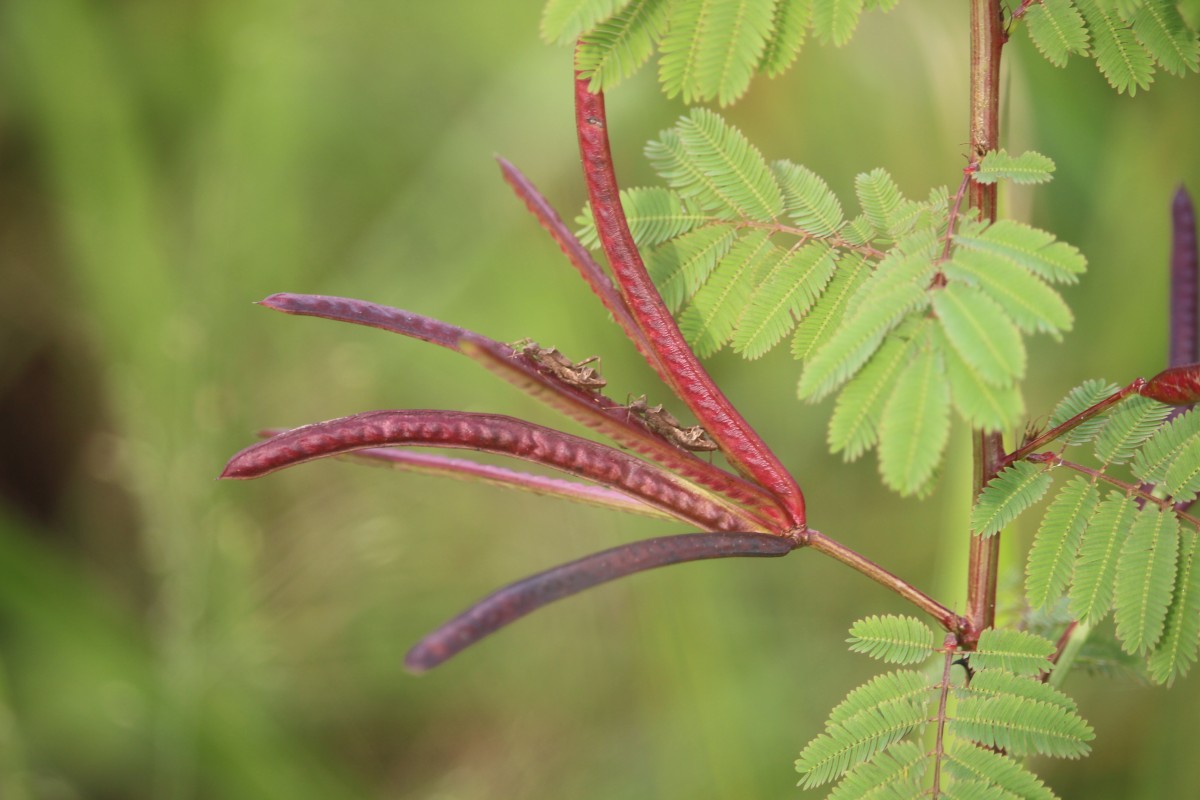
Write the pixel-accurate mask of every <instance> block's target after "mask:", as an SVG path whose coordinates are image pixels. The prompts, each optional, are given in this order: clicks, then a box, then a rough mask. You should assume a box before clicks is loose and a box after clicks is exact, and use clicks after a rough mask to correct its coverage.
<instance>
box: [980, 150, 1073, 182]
mask: <svg viewBox="0 0 1200 800" xmlns="http://www.w3.org/2000/svg"><path fill="white" fill-rule="evenodd" d="M1053 175H1054V162H1053V161H1051V160H1050V159H1049V158H1047V157H1046V156H1044V155H1042V154H1041V153H1035V152H1034V151H1032V150H1028V151H1026V152H1024V153H1021V154H1020V155H1019V156H1012V155H1009V154H1008V152H1007V151H1005V150H993V151H992V152H990V153H987V154H986V155H984V157H983V160H982V161H980V163H979V169H978V170H976V172H975V175H974V176H973V177H974V180H975V182H976V183H996V182H997V181H1012V182H1013V183H1045V182H1046V181H1048V180H1050V178H1051V177H1053Z"/></svg>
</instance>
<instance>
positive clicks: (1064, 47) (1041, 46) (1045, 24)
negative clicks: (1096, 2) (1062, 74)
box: [1025, 0, 1088, 67]
mask: <svg viewBox="0 0 1200 800" xmlns="http://www.w3.org/2000/svg"><path fill="white" fill-rule="evenodd" d="M1025 22H1026V23H1027V25H1028V28H1029V37H1030V38H1031V39H1032V40H1033V43H1034V45H1035V46H1036V47H1037V49H1038V50H1040V51H1041V53H1042V55H1043V56H1045V57H1046V60H1047V61H1049V62H1050V63H1051V64H1053V65H1054V66H1056V67H1064V66H1066V64H1067V56H1068V55H1069V54H1071V53H1075V54H1076V55H1081V56H1085V55H1087V54H1088V34H1087V28H1086V27H1084V24H1083V17H1082V16H1080V14H1079V11H1078V10H1076V8H1075V6H1073V5H1071V2H1070V0H1042V2H1040V3H1035V4H1034V5H1032V6H1030V7H1029V11H1028V12H1026V14H1025Z"/></svg>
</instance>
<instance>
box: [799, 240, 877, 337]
mask: <svg viewBox="0 0 1200 800" xmlns="http://www.w3.org/2000/svg"><path fill="white" fill-rule="evenodd" d="M870 274H871V264H870V262H868V261H867V260H866V259H865V258H863V257H862V256H860V255H857V254H847V255H843V256H841V257H840V258H839V259H838V260H837V267H836V269H835V271H834V273H833V280H831V281H830V282H829V285H828V286H827V287H826V288H825V292H824V294H822V295H821V299H820V300H818V301H817V304H816V305H815V306H813V307H812V310H811V311H809V312H808V315H807V316H805V318H804V319H803V320H801V321H800V324H799V325H798V326H796V335H795V336H794V337H793V339H792V355H793V356H795V357H796V358H799V359H808V358H811V357H812V356H813V354H814V353H816V352H817V351H818V350H820V349H821V348H822V347H824V346H825V344H826V343H827V342H828V341H829V340H830V339H831V338H832V337H833V334H834V332H835V331H836V330H837V329H838V328H839V327H840V326H841V324H842V320H843V319H845V317H846V315H847V309H848V306H849V302H850V298H851V297H853V296H854V294H855V293H856V292H857V291H858V289H859V287H860V286H862V284H863V282H864V281H865V280H867V278H868V276H869V275H870Z"/></svg>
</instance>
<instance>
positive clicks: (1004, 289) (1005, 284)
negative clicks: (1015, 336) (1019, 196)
mask: <svg viewBox="0 0 1200 800" xmlns="http://www.w3.org/2000/svg"><path fill="white" fill-rule="evenodd" d="M942 269H943V272H945V273H946V277H947V278H949V279H951V280H957V281H962V282H965V283H968V284H970V285H972V286H978V287H979V288H980V289H982V290H983V291H984V292H986V293H987V295H988V297H990V298H992V299H993V300H995V301H996V302H997V303H998V304H999V305H1000V307H1001V308H1003V309H1004V311H1005V313H1007V314H1008V315H1009V316H1010V317H1011V318H1012V321H1013V322H1015V323H1016V324H1017V327H1018V328H1020V329H1021V330H1022V331H1024V332H1026V333H1034V332H1041V333H1048V334H1050V335H1051V336H1053V337H1054V338H1055V339H1059V338H1061V337H1060V336H1059V333H1060V332H1063V331H1069V330H1071V326H1072V324H1073V322H1074V317H1073V316H1072V314H1071V309H1070V307H1069V306H1068V305H1067V304H1066V301H1064V300H1063V299H1062V295H1060V294H1059V293H1058V292H1057V291H1056V290H1055V289H1053V288H1052V287H1051V286H1049V285H1048V284H1047V283H1046V282H1045V281H1043V280H1042V279H1041V278H1039V277H1038V276H1037V275H1035V274H1033V273H1031V272H1029V271H1027V270H1026V269H1024V268H1023V267H1021V266H1020V265H1018V264H1014V263H1013V262H1012V261H1009V260H1007V259H1005V258H1002V257H1000V256H997V255H994V254H992V253H986V252H982V251H979V250H964V249H960V250H959V251H958V252H957V253H955V254H954V257H953V259H952V260H951V261H949V262H948V263H946V264H944V265H943V267H942Z"/></svg>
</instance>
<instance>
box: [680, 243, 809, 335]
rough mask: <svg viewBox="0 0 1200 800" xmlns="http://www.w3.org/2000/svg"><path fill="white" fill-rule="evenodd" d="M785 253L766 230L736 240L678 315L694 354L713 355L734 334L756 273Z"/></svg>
mask: <svg viewBox="0 0 1200 800" xmlns="http://www.w3.org/2000/svg"><path fill="white" fill-rule="evenodd" d="M785 255H786V254H785V253H784V252H783V251H782V250H780V249H779V248H777V247H775V245H773V244H771V240H770V236H769V234H768V233H767V232H766V231H751V232H750V233H747V234H745V235H744V236H742V237H741V238H740V239H738V241H737V243H736V244H734V246H733V247H732V248H731V249H730V251H729V253H728V254H727V255H726V256H725V257H724V258H722V259H721V260H720V262H719V263H718V264H717V268H716V269H715V270H714V271H713V273H712V276H711V277H710V278H709V280H708V281H707V282H706V283H705V284H704V286H702V287H701V288H700V290H699V291H698V292H697V293H696V296H695V297H693V298H692V303H691V305H689V306H688V307H687V308H686V309H684V312H683V314H681V315H680V316H679V330H680V331H682V333H683V335H684V337H685V338H686V339H687V340H688V343H689V344H691V345H692V347H693V349H695V351H696V354H697V355H699V356H701V357H704V356H709V355H712V354H713V353H715V352H717V351H718V350H720V349H721V348H722V347H724V346H725V344H726V343H727V342H728V341H729V340H730V339H731V338H732V337H733V332H734V328H735V327H736V325H737V321H738V317H739V316H740V314H741V312H742V310H743V309H744V308H745V307H746V304H747V303H748V302H749V300H750V295H751V292H752V291H753V286H754V285H755V280H754V279H755V277H756V275H757V274H758V273H759V271H760V270H764V269H770V265H771V264H774V263H775V262H776V261H778V260H779V259H781V258H783V257H784V256H785Z"/></svg>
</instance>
